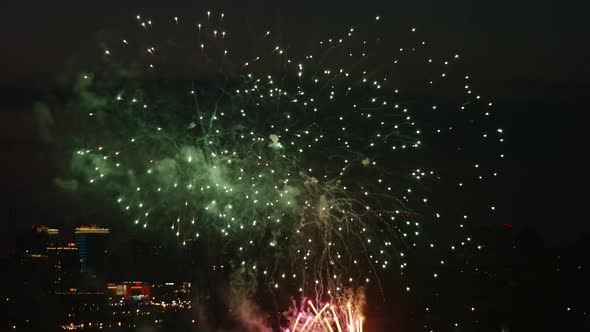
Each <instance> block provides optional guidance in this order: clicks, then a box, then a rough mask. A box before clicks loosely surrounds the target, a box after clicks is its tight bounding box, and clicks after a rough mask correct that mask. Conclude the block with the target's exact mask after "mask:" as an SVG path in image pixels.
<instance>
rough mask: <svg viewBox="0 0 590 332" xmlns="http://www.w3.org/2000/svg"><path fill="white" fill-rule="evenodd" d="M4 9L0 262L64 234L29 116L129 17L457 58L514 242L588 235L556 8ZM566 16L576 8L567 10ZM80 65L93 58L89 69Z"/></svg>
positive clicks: (579, 34)
mask: <svg viewBox="0 0 590 332" xmlns="http://www.w3.org/2000/svg"><path fill="white" fill-rule="evenodd" d="M190 3H192V4H190V5H189V4H186V2H183V3H182V4H176V3H174V2H172V1H152V0H144V1H114V0H102V1H92V2H82V1H5V2H3V4H2V7H3V8H2V9H1V10H0V11H1V14H0V41H1V42H2V51H1V53H0V54H1V55H0V59H1V61H0V112H1V113H0V157H1V163H0V165H2V166H1V167H2V172H1V175H0V183H2V189H3V192H4V194H3V202H2V208H1V211H0V220H1V222H2V226H3V231H2V232H1V235H0V243H2V246H1V248H0V250H1V251H2V253H4V252H5V251H6V249H8V248H9V247H10V246H11V245H12V244H13V243H14V241H13V237H14V235H15V234H16V233H17V232H18V231H22V230H24V229H27V228H29V227H30V226H31V225H32V224H42V223H47V224H57V225H59V224H62V223H65V221H64V220H60V218H61V216H62V215H64V213H63V211H60V208H63V206H66V205H59V204H56V197H59V196H58V195H57V194H56V192H57V189H56V188H54V187H53V186H52V180H53V178H54V176H55V174H54V172H55V170H54V168H53V166H51V165H52V164H53V161H54V159H55V157H56V152H55V151H47V150H46V148H45V145H44V144H43V143H42V140H41V139H40V135H39V133H38V130H37V126H36V122H35V117H34V114H33V112H32V107H31V105H32V104H33V103H34V102H35V101H37V100H39V98H41V97H42V96H44V93H45V92H46V90H48V89H50V87H51V86H52V84H53V82H54V81H55V77H56V76H57V75H58V74H59V73H60V72H62V71H63V69H64V67H65V66H66V64H67V63H68V61H69V60H70V59H71V58H72V57H73V56H78V57H80V56H81V55H83V54H86V52H88V50H89V49H92V47H96V45H95V41H96V35H97V33H99V32H100V31H105V30H107V31H124V29H125V28H127V27H128V26H129V24H130V23H131V22H132V21H133V18H134V17H135V15H136V14H138V13H142V14H143V15H146V16H150V17H153V18H154V21H155V22H157V21H158V18H160V17H161V18H162V19H164V18H170V17H173V16H181V17H187V18H190V17H196V16H199V15H202V13H203V12H204V11H206V10H207V9H212V10H220V11H223V12H224V13H226V17H228V21H229V22H231V23H228V25H230V27H229V28H228V30H229V31H231V30H235V29H236V28H237V29H239V28H240V27H248V28H252V30H256V31H259V30H261V29H262V28H264V27H272V28H273V29H274V30H275V31H280V32H281V33H282V34H283V35H284V39H285V40H288V41H289V42H290V43H291V44H292V46H293V47H295V46H301V47H305V46H306V45H308V43H309V39H310V38H309V36H312V37H314V38H315V39H320V38H324V37H325V36H327V35H330V34H331V33H333V32H339V31H343V30H345V29H347V28H348V27H350V26H361V25H362V24H364V23H365V22H370V21H371V19H372V18H374V16H375V15H380V16H381V17H383V19H384V20H383V31H384V32H392V34H395V33H396V32H399V31H402V30H404V29H407V28H408V27H412V26H415V27H417V28H418V29H419V31H420V32H421V33H422V34H423V36H424V39H425V40H428V41H429V42H430V43H431V44H433V45H434V48H435V49H436V48H439V49H440V48H443V49H455V50H457V51H458V52H459V53H461V55H462V57H463V64H464V65H465V66H466V67H467V68H468V69H469V72H470V73H471V75H472V76H473V78H474V82H475V84H474V85H476V86H477V87H478V91H479V92H481V93H482V95H485V96H490V97H492V98H493V100H495V104H496V109H497V110H498V114H499V118H500V119H501V121H502V122H503V125H502V126H503V128H505V132H506V134H505V137H506V140H507V147H508V149H507V158H506V159H507V161H506V166H505V168H504V182H505V183H504V187H505V191H504V192H503V193H502V196H501V198H500V203H499V204H498V207H499V209H501V212H502V216H503V217H504V218H505V220H506V222H507V223H511V224H514V225H515V227H517V228H523V227H527V226H533V227H535V228H537V229H538V230H539V231H541V232H542V234H544V235H545V236H546V238H547V239H551V242H560V241H572V240H575V239H577V238H579V236H580V235H581V234H582V233H584V232H588V231H590V226H589V223H587V222H586V221H587V217H586V206H585V204H586V199H587V197H588V194H587V190H586V188H587V185H588V177H589V176H588V172H587V169H588V163H587V161H586V160H585V159H586V156H585V155H586V153H585V151H587V146H586V144H585V143H586V141H587V140H586V135H585V132H587V128H586V127H587V123H586V122H585V121H583V114H584V112H586V111H587V107H586V105H585V104H586V103H585V100H584V99H585V98H584V94H585V93H587V90H588V88H590V79H589V77H590V68H589V66H588V65H587V61H588V59H590V46H589V45H588V42H587V38H588V33H589V32H590V28H589V27H588V23H587V17H586V16H587V10H585V8H582V7H581V5H578V4H573V3H574V2H573V1H571V2H570V4H567V2H566V1H543V0H541V1H531V0H523V1H507V0H499V1H467V0H451V1H437V0H419V1H411V2H409V1H405V2H401V1H381V2H378V1H288V2H287V1H285V2H284V3H285V4H279V3H278V2H277V1H265V2H254V1H191V2H190ZM578 3H582V2H581V1H579V2H578ZM88 61H90V62H91V61H92V58H88Z"/></svg>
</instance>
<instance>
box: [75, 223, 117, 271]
mask: <svg viewBox="0 0 590 332" xmlns="http://www.w3.org/2000/svg"><path fill="white" fill-rule="evenodd" d="M109 233H110V231H109V229H108V228H100V227H97V226H96V225H91V226H80V227H78V228H76V231H75V232H74V238H75V239H76V246H77V248H78V256H79V257H80V265H81V266H80V270H81V272H82V273H83V274H85V275H87V276H90V277H93V278H96V277H97V274H100V272H101V271H104V270H103V268H104V264H105V253H106V236H107V235H108V234H109Z"/></svg>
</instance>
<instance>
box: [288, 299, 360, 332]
mask: <svg viewBox="0 0 590 332" xmlns="http://www.w3.org/2000/svg"><path fill="white" fill-rule="evenodd" d="M359 307H360V304H355V305H353V304H352V303H351V302H347V303H346V304H345V305H334V304H332V303H325V304H323V305H317V306H316V305H314V304H313V302H312V301H307V303H306V304H305V305H304V306H302V308H301V309H300V310H298V311H295V314H294V317H295V319H294V322H293V323H292V325H291V326H290V327H289V328H287V329H285V330H284V331H285V332H298V331H299V332H305V331H308V332H336V331H337V332H362V331H363V322H364V317H363V316H362V314H361V313H360V310H359Z"/></svg>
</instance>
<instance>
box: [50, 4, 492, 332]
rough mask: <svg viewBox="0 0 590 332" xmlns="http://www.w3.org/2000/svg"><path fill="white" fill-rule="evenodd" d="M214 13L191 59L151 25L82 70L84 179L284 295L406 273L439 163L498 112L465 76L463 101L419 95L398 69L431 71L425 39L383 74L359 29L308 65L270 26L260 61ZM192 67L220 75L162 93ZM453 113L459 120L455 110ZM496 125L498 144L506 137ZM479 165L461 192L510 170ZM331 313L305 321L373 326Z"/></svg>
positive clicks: (431, 209) (195, 30) (149, 223)
mask: <svg viewBox="0 0 590 332" xmlns="http://www.w3.org/2000/svg"><path fill="white" fill-rule="evenodd" d="M211 15H212V14H211V13H207V17H206V18H205V19H203V20H202V21H198V22H189V23H186V24H187V26H186V29H188V30H189V31H190V33H192V34H194V37H195V38H196V39H197V40H198V43H197V44H196V45H194V47H193V48H191V49H190V50H185V49H184V48H178V47H177V46H176V45H177V44H176V43H168V42H166V41H163V40H158V38H157V37H156V36H155V35H157V34H154V33H153V31H152V30H153V28H152V22H151V20H145V19H143V18H142V17H141V16H138V17H137V23H138V27H139V31H138V34H136V36H135V38H133V39H132V38H126V39H123V40H120V41H117V42H111V43H110V44H109V43H106V44H105V45H108V46H105V47H104V49H103V54H104V57H105V63H106V64H107V67H106V68H107V70H104V71H99V72H96V73H84V74H82V75H80V76H79V77H78V81H77V83H76V85H75V92H76V95H77V98H76V99H75V100H74V101H72V103H71V104H70V105H69V108H68V109H69V110H70V111H75V112H76V114H77V116H78V118H77V119H78V121H79V124H80V128H81V130H80V132H79V133H78V134H79V135H78V136H77V137H78V140H76V144H77V148H76V149H75V153H74V155H73V158H72V163H71V170H72V173H73V175H72V178H73V179H74V180H71V181H76V183H77V186H85V187H86V186H90V187H92V188H96V189H95V190H103V191H104V192H105V195H108V196H111V197H113V199H114V200H115V201H116V203H117V204H118V205H119V206H120V207H121V209H122V211H124V213H125V214H126V215H127V216H128V217H129V219H130V220H131V221H132V224H134V225H136V227H139V228H145V229H152V228H155V229H157V230H162V229H165V230H168V231H169V232H171V234H173V235H174V236H176V237H178V239H179V241H181V242H182V243H183V244H186V243H187V242H192V241H202V240H203V239H206V240H207V241H211V239H218V240H219V241H218V243H221V246H220V247H219V248H218V249H217V250H219V251H220V254H221V255H223V256H224V257H226V260H227V261H228V263H229V264H230V265H231V266H232V268H233V269H234V270H235V271H239V272H240V273H242V274H243V275H244V276H245V278H250V279H251V280H253V281H262V282H264V283H266V284H267V285H269V287H270V288H271V289H277V288H279V287H280V286H281V285H293V286H294V287H295V288H297V289H298V290H299V292H301V293H302V294H305V293H306V292H307V291H315V292H319V293H324V292H326V293H327V294H334V293H337V292H340V291H342V289H344V288H345V287H353V286H356V285H359V284H363V283H367V282H370V281H372V280H378V270H380V269H386V268H388V267H389V266H391V265H392V264H399V266H401V268H402V270H403V268H404V267H405V266H406V265H407V263H406V262H405V258H404V253H403V249H405V248H407V247H411V246H416V239H417V238H418V237H419V235H420V234H421V233H422V228H423V227H422V223H424V222H435V221H436V220H438V219H439V218H440V213H439V211H437V205H436V204H432V203H431V199H430V197H429V194H428V193H429V189H428V188H429V186H430V185H431V184H433V183H435V182H440V181H441V177H440V175H439V174H438V173H437V171H436V169H435V166H436V164H435V163H432V162H429V157H428V156H430V153H431V152H432V151H433V150H436V149H438V148H439V145H437V143H438V142H441V141H444V139H445V138H444V137H449V136H451V137H452V134H453V133H455V132H460V131H468V132H473V133H476V134H477V135H480V133H479V132H476V130H480V129H479V127H478V128H475V127H474V126H472V125H471V124H472V123H473V120H472V119H473V118H477V121H478V122H477V124H478V125H479V123H480V122H479V121H480V120H482V121H484V120H485V119H486V118H488V117H489V114H490V113H489V109H488V108H489V106H491V104H487V103H485V102H483V101H482V100H480V97H479V96H477V95H476V94H474V93H473V91H472V90H471V88H470V84H469V79H468V77H465V78H463V77H461V78H460V79H455V81H453V82H457V81H459V82H460V88H459V91H460V93H461V101H460V102H458V103H446V104H443V105H437V104H434V103H432V102H430V99H428V101H416V100H415V99H414V98H411V97H409V96H408V95H405V94H404V93H403V91H402V90H403V89H401V88H399V87H397V86H396V84H397V83H399V82H397V81H395V80H393V79H391V78H390V77H388V75H389V74H391V73H392V72H395V70H396V69H395V68H397V67H396V66H397V65H399V63H400V62H403V60H404V59H406V58H408V59H417V60H411V61H417V62H419V63H420V61H422V62H423V63H424V64H430V63H432V62H433V60H432V59H429V58H428V57H427V56H425V55H424V53H426V50H427V47H426V44H425V43H424V42H420V41H416V42H415V43H414V44H412V45H411V46H410V47H409V48H408V49H400V51H399V52H398V53H396V54H395V56H393V57H390V58H388V59H387V60H386V61H387V65H388V66H390V67H391V68H390V69H389V71H388V70H384V71H383V72H381V71H376V67H377V66H376V63H380V62H378V61H380V60H379V56H380V53H379V52H376V51H374V50H375V49H376V48H378V47H379V45H378V44H377V43H371V42H367V41H366V40H364V39H363V38H361V37H359V36H357V31H356V30H355V29H354V28H351V29H350V30H348V31H347V32H346V33H344V34H343V35H342V38H331V39H327V40H323V41H320V42H319V50H316V52H317V53H313V54H312V53H306V54H305V55H302V56H300V57H292V56H291V54H290V52H288V50H286V49H284V48H283V47H281V46H280V45H278V46H277V45H276V43H273V40H272V34H271V33H270V32H264V33H261V34H260V35H261V36H260V39H261V43H262V45H264V46H262V49H261V54H260V55H255V56H253V57H251V58H249V59H248V60H238V61H232V60H230V54H231V53H232V52H229V51H228V49H227V48H226V46H227V44H228V39H229V34H228V33H227V32H226V31H225V29H224V27H223V20H222V17H223V14H221V15H220V16H219V18H217V19H214V17H213V16H211ZM377 21H378V20H377ZM183 22H185V21H184V20H182V19H179V18H178V17H175V18H174V19H173V20H171V21H170V22H169V23H170V24H171V25H173V26H179V25H181V24H183ZM409 33H410V34H413V33H415V29H410V31H409ZM170 45H174V47H172V46H170ZM137 50H140V51H139V54H140V55H139V56H138V55H137V54H138V51H137ZM421 52H422V53H421ZM236 53H237V52H236ZM187 54H190V56H187ZM373 54H375V56H373ZM417 54H423V55H422V56H419V55H417ZM179 55H180V58H181V59H179V61H175V60H170V58H174V56H179ZM191 57H194V59H193V60H194V61H195V62H198V63H200V64H201V65H202V64H204V67H205V69H203V68H201V67H199V66H196V67H190V68H186V71H187V72H191V70H193V69H194V72H195V73H198V75H201V76H199V77H205V76H207V77H209V78H208V79H206V80H203V81H195V80H176V81H173V82H165V83H162V80H161V79H160V77H161V76H158V73H159V71H161V72H160V73H168V72H174V71H175V70H177V69H178V66H179V65H178V64H179V63H180V64H183V63H185V62H186V60H187V59H186V58H191ZM408 61H409V62H411V61H410V60H408ZM458 61H459V56H458V55H456V54H450V55H449V56H448V59H447V58H445V59H443V60H437V61H435V62H437V63H438V64H437V65H436V66H434V67H432V69H430V70H428V71H427V73H426V74H425V76H429V75H430V76H432V77H435V78H431V79H427V80H425V81H424V84H425V85H426V86H428V87H435V86H437V84H439V83H441V82H444V81H445V80H451V78H450V77H451V76H452V75H451V70H450V67H451V66H452V65H454V64H455V63H456V62H458ZM212 74H215V75H212ZM162 75H163V74H162ZM195 75H197V74H195ZM430 76H429V77H430ZM457 76H460V75H457ZM441 84H442V83H441ZM400 91H401V92H400ZM449 105H450V106H449ZM444 109H452V110H453V111H455V112H456V113H457V114H458V115H453V116H450V117H446V116H443V115H441V114H446V113H444ZM465 112H469V115H467V116H465V117H466V118H464V114H465ZM453 114H455V113H453ZM423 119H426V121H423ZM432 119H435V120H432ZM421 124H423V126H422V125H421ZM489 125H490V124H486V125H485V126H482V127H483V128H484V129H483V130H484V134H483V135H484V138H487V137H488V136H489V137H491V138H490V139H493V140H494V141H496V142H497V141H500V142H502V141H503V140H502V138H501V135H502V132H501V130H497V131H495V132H493V131H491V129H490V128H491V127H490V126H489ZM445 135H447V136H445ZM492 136H493V137H492ZM441 137H443V138H441ZM449 141H450V142H452V140H449ZM425 142H426V144H425ZM445 142H447V141H445ZM445 144H446V143H445ZM425 145H426V146H425ZM441 146H442V145H441ZM445 147H446V150H443V148H445ZM441 150H443V152H442V153H443V154H442V155H443V156H444V153H449V154H452V153H455V152H456V146H455V145H454V144H450V143H449V144H448V145H447V146H442V148H441ZM465 150H466V151H467V152H470V151H472V150H470V149H469V148H465V149H464V150H463V151H465ZM494 151H495V150H494ZM438 153H441V152H440V151H438ZM425 155H426V156H427V157H426V158H425V157H424V156H425ZM474 158H475V157H474ZM473 165H475V168H473ZM469 167H470V171H469V172H465V173H461V176H463V177H464V178H463V179H460V180H457V181H455V180H450V181H449V182H453V184H456V183H459V184H460V186H462V185H463V183H468V182H469V183H470V181H472V182H477V181H480V180H481V179H482V178H486V179H487V178H490V177H493V176H495V175H496V174H497V171H496V170H495V168H494V167H495V166H494V164H493V163H489V164H485V163H483V162H482V163H476V164H470V165H469ZM473 170H475V171H476V173H475V174H474V172H473ZM459 181H460V182H459ZM61 183H62V184H63V183H66V184H67V183H71V182H66V181H62V182H61ZM492 209H494V207H493V206H492ZM465 218H467V217H466V216H465ZM462 227H463V226H462V225H461V228H462ZM466 237H467V240H463V241H462V242H463V244H465V243H470V241H471V239H470V238H469V237H468V236H466ZM433 246H434V245H433V244H431V247H433ZM453 249H454V248H453ZM441 264H442V263H441ZM435 276H436V275H435ZM324 306H325V305H324ZM324 306H321V309H319V311H318V312H317V313H316V312H315V310H313V308H315V307H314V306H312V305H311V304H310V308H311V309H312V311H314V315H315V316H313V317H314V318H312V321H311V322H307V318H306V317H311V316H305V315H304V314H302V316H301V319H303V320H304V322H303V325H305V324H306V323H309V324H311V325H309V326H305V329H306V330H309V331H312V327H313V329H317V328H320V326H322V324H327V325H326V328H328V329H330V328H332V325H330V324H332V323H333V324H336V325H335V326H337V329H341V330H342V331H360V330H362V327H361V325H358V326H357V325H355V324H362V322H361V321H360V318H359V319H357V320H355V321H354V324H353V322H352V321H347V320H344V319H343V320H342V321H338V319H337V318H336V317H337V314H336V312H335V311H334V309H332V307H329V308H328V307H324ZM316 309H317V308H316ZM324 309H325V310H324ZM336 311H338V310H336ZM324 312H325V313H328V312H329V313H331V315H332V316H331V317H324ZM304 316H305V317H304ZM316 318H317V319H316ZM349 318H350V317H349ZM350 319H352V318H350ZM326 320H327V321H328V322H329V323H328V322H327V321H326ZM345 322H347V323H345ZM357 322H358V323H357ZM339 323H343V324H345V325H346V326H341V327H338V324H339ZM348 324H352V325H353V326H348ZM295 327H296V326H294V327H293V329H292V331H295ZM297 328H298V329H299V327H297ZM303 328H304V327H303V326H302V327H301V329H303ZM347 329H348V330H347ZM297 331H303V330H300V329H299V330H297Z"/></svg>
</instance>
